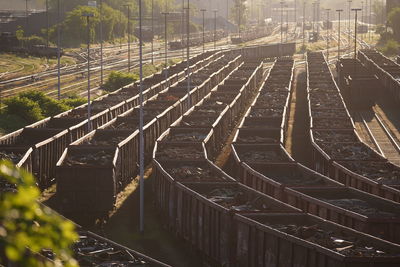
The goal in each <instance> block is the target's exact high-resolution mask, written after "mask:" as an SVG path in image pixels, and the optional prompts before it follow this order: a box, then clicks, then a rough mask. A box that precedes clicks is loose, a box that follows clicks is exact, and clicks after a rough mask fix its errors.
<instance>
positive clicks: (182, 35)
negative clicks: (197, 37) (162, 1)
mask: <svg viewBox="0 0 400 267" xmlns="http://www.w3.org/2000/svg"><path fill="white" fill-rule="evenodd" d="M166 3H167V1H166ZM188 8H189V6H188ZM184 25H185V0H182V25H181V30H182V32H181V43H182V60H183V59H184V58H185V46H184V45H183V43H184V42H183V39H184V36H185V26H184ZM187 45H189V43H188V44H187Z"/></svg>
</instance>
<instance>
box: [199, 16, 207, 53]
mask: <svg viewBox="0 0 400 267" xmlns="http://www.w3.org/2000/svg"><path fill="white" fill-rule="evenodd" d="M200 11H201V12H202V15H203V53H204V51H205V48H204V30H205V29H204V28H205V23H204V12H206V11H207V10H206V9H204V8H203V9H200Z"/></svg>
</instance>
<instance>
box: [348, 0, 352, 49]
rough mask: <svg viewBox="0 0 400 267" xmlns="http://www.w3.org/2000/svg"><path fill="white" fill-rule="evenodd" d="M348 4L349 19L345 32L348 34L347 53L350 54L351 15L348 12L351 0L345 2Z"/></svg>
mask: <svg viewBox="0 0 400 267" xmlns="http://www.w3.org/2000/svg"><path fill="white" fill-rule="evenodd" d="M347 2H348V3H349V5H348V8H349V19H348V24H347V32H348V43H349V44H348V46H349V47H348V49H349V52H350V49H351V40H350V39H351V37H350V27H351V13H350V11H351V2H352V0H348V1H347Z"/></svg>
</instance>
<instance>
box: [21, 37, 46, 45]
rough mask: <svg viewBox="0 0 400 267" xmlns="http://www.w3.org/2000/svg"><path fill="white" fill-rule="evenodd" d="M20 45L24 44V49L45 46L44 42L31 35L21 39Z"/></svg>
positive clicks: (40, 38) (42, 39)
mask: <svg viewBox="0 0 400 267" xmlns="http://www.w3.org/2000/svg"><path fill="white" fill-rule="evenodd" d="M22 43H23V44H24V46H25V47H31V46H35V45H46V40H45V39H44V38H42V37H39V36H37V35H32V36H29V37H24V38H22Z"/></svg>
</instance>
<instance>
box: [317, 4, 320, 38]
mask: <svg viewBox="0 0 400 267" xmlns="http://www.w3.org/2000/svg"><path fill="white" fill-rule="evenodd" d="M320 4H321V3H320V2H319V0H317V21H318V23H317V36H318V38H319V22H320V19H321V17H320V12H321V6H320Z"/></svg>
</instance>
